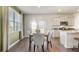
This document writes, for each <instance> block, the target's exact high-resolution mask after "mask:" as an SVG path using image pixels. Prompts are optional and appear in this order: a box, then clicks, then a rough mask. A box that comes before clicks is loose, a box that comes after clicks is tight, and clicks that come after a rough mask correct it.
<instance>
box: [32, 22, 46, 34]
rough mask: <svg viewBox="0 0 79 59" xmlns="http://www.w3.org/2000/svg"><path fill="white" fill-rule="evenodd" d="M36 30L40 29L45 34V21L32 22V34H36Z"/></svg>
mask: <svg viewBox="0 0 79 59" xmlns="http://www.w3.org/2000/svg"><path fill="white" fill-rule="evenodd" d="M36 29H39V30H40V32H41V33H44V32H45V23H44V22H43V21H38V22H36V21H32V33H36Z"/></svg>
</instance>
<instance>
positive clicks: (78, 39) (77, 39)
mask: <svg viewBox="0 0 79 59" xmlns="http://www.w3.org/2000/svg"><path fill="white" fill-rule="evenodd" d="M74 39H75V40H76V41H78V49H77V50H78V51H79V37H75V38H74Z"/></svg>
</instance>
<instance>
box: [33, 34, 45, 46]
mask: <svg viewBox="0 0 79 59" xmlns="http://www.w3.org/2000/svg"><path fill="white" fill-rule="evenodd" d="M33 41H34V43H35V45H37V46H40V45H43V43H44V41H45V37H44V35H43V34H41V33H36V34H34V35H33Z"/></svg>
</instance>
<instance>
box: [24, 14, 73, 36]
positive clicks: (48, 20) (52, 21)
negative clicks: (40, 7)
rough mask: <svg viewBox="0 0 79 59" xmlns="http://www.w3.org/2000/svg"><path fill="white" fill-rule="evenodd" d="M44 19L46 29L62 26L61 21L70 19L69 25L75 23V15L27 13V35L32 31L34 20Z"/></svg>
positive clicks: (25, 18)
mask: <svg viewBox="0 0 79 59" xmlns="http://www.w3.org/2000/svg"><path fill="white" fill-rule="evenodd" d="M34 19H35V20H37V21H40V20H42V21H44V22H45V24H46V27H45V29H46V30H49V29H52V28H54V27H60V21H68V24H69V26H73V25H74V19H73V15H65V14H63V15H62V14H61V15H25V16H24V20H25V36H28V32H29V31H31V24H30V23H31V22H32V21H33V20H34Z"/></svg>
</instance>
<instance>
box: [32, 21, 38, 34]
mask: <svg viewBox="0 0 79 59" xmlns="http://www.w3.org/2000/svg"><path fill="white" fill-rule="evenodd" d="M36 29H37V23H36V21H33V22H32V33H36Z"/></svg>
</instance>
